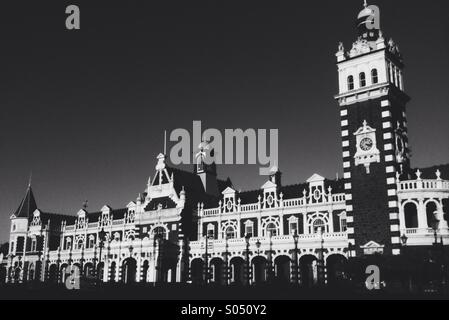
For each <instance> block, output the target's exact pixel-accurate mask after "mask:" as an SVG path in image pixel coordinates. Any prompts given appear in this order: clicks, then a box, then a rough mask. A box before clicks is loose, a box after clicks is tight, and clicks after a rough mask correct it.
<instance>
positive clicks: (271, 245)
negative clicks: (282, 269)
mask: <svg viewBox="0 0 449 320" xmlns="http://www.w3.org/2000/svg"><path fill="white" fill-rule="evenodd" d="M267 232H268V237H269V241H270V247H269V249H270V250H269V251H268V266H267V276H268V282H271V281H272V280H273V279H272V278H273V268H272V264H273V257H272V253H273V242H272V241H271V230H268V231H267Z"/></svg>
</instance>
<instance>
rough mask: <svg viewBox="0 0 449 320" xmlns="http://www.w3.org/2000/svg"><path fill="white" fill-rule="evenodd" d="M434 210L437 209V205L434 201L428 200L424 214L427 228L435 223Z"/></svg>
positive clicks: (432, 226)
mask: <svg viewBox="0 0 449 320" xmlns="http://www.w3.org/2000/svg"><path fill="white" fill-rule="evenodd" d="M435 211H437V205H436V203H435V202H434V201H429V202H427V204H426V216H427V226H428V227H429V228H434V227H435V225H436V224H437V221H436V218H435Z"/></svg>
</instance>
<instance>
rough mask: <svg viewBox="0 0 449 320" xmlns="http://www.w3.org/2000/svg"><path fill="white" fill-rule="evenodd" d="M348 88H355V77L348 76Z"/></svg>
mask: <svg viewBox="0 0 449 320" xmlns="http://www.w3.org/2000/svg"><path fill="white" fill-rule="evenodd" d="M348 90H354V77H353V76H348Z"/></svg>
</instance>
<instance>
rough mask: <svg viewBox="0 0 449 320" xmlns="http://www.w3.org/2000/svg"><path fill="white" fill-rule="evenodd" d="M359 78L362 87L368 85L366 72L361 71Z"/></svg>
mask: <svg viewBox="0 0 449 320" xmlns="http://www.w3.org/2000/svg"><path fill="white" fill-rule="evenodd" d="M359 80H360V88H362V87H364V86H366V77H365V72H360V74H359Z"/></svg>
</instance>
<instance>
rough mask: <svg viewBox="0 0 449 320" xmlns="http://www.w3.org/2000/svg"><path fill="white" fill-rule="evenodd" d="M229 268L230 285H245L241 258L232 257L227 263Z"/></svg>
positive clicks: (243, 262) (243, 264)
mask: <svg viewBox="0 0 449 320" xmlns="http://www.w3.org/2000/svg"><path fill="white" fill-rule="evenodd" d="M229 266H230V268H231V272H230V273H231V283H234V284H237V285H242V284H244V283H245V260H243V258H242V257H234V258H232V259H231V261H230V262H229Z"/></svg>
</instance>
